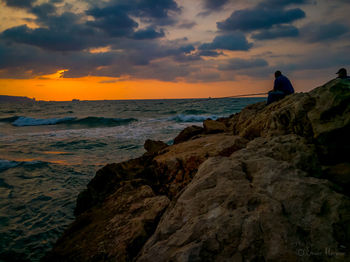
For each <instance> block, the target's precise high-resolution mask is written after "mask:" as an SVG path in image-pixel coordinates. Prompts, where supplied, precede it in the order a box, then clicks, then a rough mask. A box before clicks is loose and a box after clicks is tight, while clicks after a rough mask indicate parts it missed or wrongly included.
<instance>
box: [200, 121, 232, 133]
mask: <svg viewBox="0 0 350 262" xmlns="http://www.w3.org/2000/svg"><path fill="white" fill-rule="evenodd" d="M203 126H204V132H205V133H206V134H215V133H222V132H225V131H226V129H227V128H226V126H225V124H224V123H223V122H219V121H215V120H211V119H207V120H205V121H204V122H203Z"/></svg>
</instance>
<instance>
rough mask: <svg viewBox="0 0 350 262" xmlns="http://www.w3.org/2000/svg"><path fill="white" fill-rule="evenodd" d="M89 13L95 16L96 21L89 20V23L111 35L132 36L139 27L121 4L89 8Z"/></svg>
mask: <svg viewBox="0 0 350 262" xmlns="http://www.w3.org/2000/svg"><path fill="white" fill-rule="evenodd" d="M87 14H88V15H91V16H93V17H94V18H95V20H94V21H88V22H87V25H90V26H93V27H96V28H99V29H101V30H103V31H104V32H106V33H107V34H109V35H110V36H114V37H121V36H130V35H132V33H133V32H134V29H135V28H137V27H138V24H137V23H136V22H135V21H134V20H133V19H131V18H130V17H129V15H128V14H127V13H126V12H125V10H123V9H122V8H120V7H119V6H113V7H108V8H102V9H100V8H94V9H90V10H88V11H87Z"/></svg>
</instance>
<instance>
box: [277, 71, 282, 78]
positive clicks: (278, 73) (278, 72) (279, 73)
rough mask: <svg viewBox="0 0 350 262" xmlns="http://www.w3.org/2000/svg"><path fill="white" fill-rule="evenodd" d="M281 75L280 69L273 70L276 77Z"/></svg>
mask: <svg viewBox="0 0 350 262" xmlns="http://www.w3.org/2000/svg"><path fill="white" fill-rule="evenodd" d="M281 75H282V73H281V71H279V70H277V71H276V72H275V78H277V77H279V76H281Z"/></svg>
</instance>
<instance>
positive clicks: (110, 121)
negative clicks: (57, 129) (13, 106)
mask: <svg viewBox="0 0 350 262" xmlns="http://www.w3.org/2000/svg"><path fill="white" fill-rule="evenodd" d="M134 121H137V119H135V118H106V117H95V116H89V117H85V118H76V117H63V118H48V119H40V118H31V117H24V116H13V117H8V118H2V119H0V122H8V123H11V124H12V125H13V126H41V125H58V124H66V125H83V126H89V127H97V126H118V125H126V124H129V123H131V122H134Z"/></svg>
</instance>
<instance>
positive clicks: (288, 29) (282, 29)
mask: <svg viewBox="0 0 350 262" xmlns="http://www.w3.org/2000/svg"><path fill="white" fill-rule="evenodd" d="M297 36H299V30H298V28H296V27H295V26H292V25H279V26H274V27H272V28H270V29H264V30H261V31H259V32H257V33H256V34H253V35H252V38H253V39H256V40H267V39H276V38H283V37H297Z"/></svg>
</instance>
